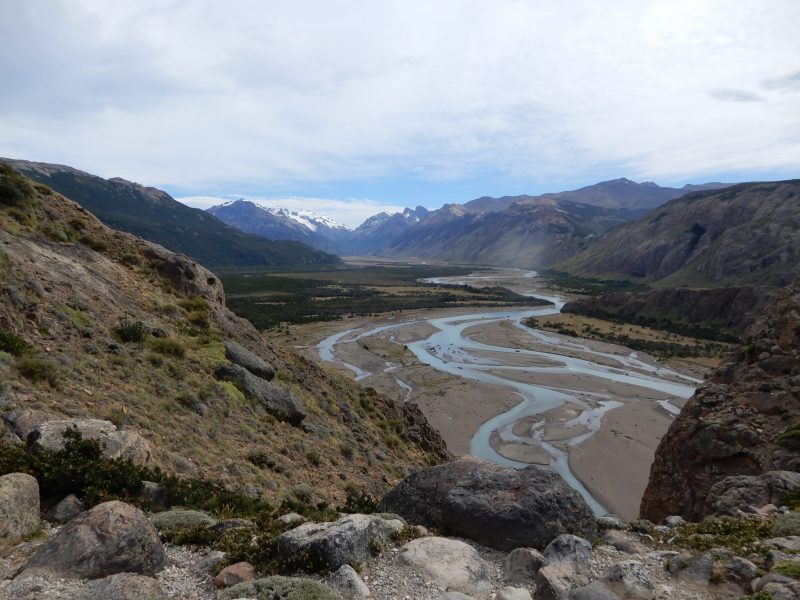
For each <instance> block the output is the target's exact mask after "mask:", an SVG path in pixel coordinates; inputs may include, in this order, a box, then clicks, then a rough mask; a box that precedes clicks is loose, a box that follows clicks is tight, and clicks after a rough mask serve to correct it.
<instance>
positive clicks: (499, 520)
mask: <svg viewBox="0 0 800 600" xmlns="http://www.w3.org/2000/svg"><path fill="white" fill-rule="evenodd" d="M381 506H382V507H383V509H384V510H387V511H389V512H394V513H397V514H399V515H400V516H402V517H404V518H405V519H407V520H408V521H410V522H412V523H417V524H420V525H424V526H425V527H435V528H438V529H442V530H445V531H448V532H452V533H454V534H456V535H461V536H464V537H467V538H469V539H471V540H475V541H476V542H478V543H480V544H483V545H485V546H488V547H490V548H495V549H498V550H512V549H514V548H523V547H532V548H538V549H542V548H544V547H545V546H546V545H547V544H548V543H549V542H550V541H551V540H552V539H553V538H554V537H555V536H557V535H558V534H560V533H567V532H574V533H576V534H579V535H581V536H583V537H587V538H589V539H592V538H594V535H595V533H596V529H597V525H596V522H595V518H594V516H593V514H592V512H591V510H590V509H589V507H588V505H587V504H586V502H585V501H584V500H583V498H582V497H581V496H580V494H578V493H577V492H576V491H575V490H573V489H572V488H570V487H569V486H568V485H567V484H566V483H565V482H564V480H563V479H562V478H561V477H560V476H559V475H558V474H557V473H553V472H551V471H545V470H543V469H539V468H537V467H535V466H532V467H527V468H525V469H519V470H517V469H512V468H509V467H502V466H499V465H495V464H492V463H488V462H486V461H482V460H479V459H475V458H462V459H459V460H456V461H453V462H451V463H448V464H445V465H440V466H436V467H430V468H428V469H423V470H422V471H419V472H417V473H414V474H413V475H411V476H409V477H407V478H406V479H404V480H403V481H402V482H400V484H398V485H397V486H396V487H395V488H394V489H392V490H391V491H390V492H389V493H388V494H386V496H384V498H383V500H382V501H381Z"/></svg>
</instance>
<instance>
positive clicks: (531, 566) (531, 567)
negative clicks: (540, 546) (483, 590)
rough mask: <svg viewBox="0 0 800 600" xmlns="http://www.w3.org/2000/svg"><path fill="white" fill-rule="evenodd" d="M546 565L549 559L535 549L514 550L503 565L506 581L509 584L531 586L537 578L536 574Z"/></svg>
mask: <svg viewBox="0 0 800 600" xmlns="http://www.w3.org/2000/svg"><path fill="white" fill-rule="evenodd" d="M545 564H547V559H545V557H544V555H543V554H542V553H541V552H539V551H538V550H535V549H533V548H517V549H516V550H512V551H511V552H510V553H509V555H508V556H507V557H506V560H505V563H504V565H503V567H504V571H505V574H506V581H508V582H509V583H523V584H526V585H527V584H531V583H533V581H534V578H535V577H536V573H537V572H538V571H539V569H541V568H542V567H543V566H544V565H545Z"/></svg>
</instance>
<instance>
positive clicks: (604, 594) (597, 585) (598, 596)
mask: <svg viewBox="0 0 800 600" xmlns="http://www.w3.org/2000/svg"><path fill="white" fill-rule="evenodd" d="M569 600H620V597H619V596H618V595H617V594H616V593H614V592H613V591H612V590H611V589H609V587H608V586H607V585H606V584H604V583H601V582H599V581H593V582H592V583H590V584H589V585H586V586H583V587H581V588H578V589H576V590H572V592H570V594H569Z"/></svg>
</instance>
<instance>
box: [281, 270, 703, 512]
mask: <svg viewBox="0 0 800 600" xmlns="http://www.w3.org/2000/svg"><path fill="white" fill-rule="evenodd" d="M433 282H435V283H440V284H442V283H449V284H455V285H465V284H468V285H469V286H471V287H479V286H491V287H496V286H503V287H508V288H509V289H512V290H514V291H515V292H517V293H520V294H522V295H525V296H531V297H538V298H542V299H545V300H547V301H550V302H552V303H553V304H550V305H547V306H544V307H533V308H532V307H512V308H510V309H509V308H506V309H498V308H492V309H485V308H475V307H459V308H453V309H431V310H416V311H404V312H403V313H392V314H385V315H376V316H374V317H367V316H362V317H353V318H346V319H344V320H342V321H340V322H336V324H330V323H325V324H320V323H314V324H307V325H302V326H292V327H291V328H290V330H289V331H290V333H288V334H287V333H286V329H280V328H279V329H276V330H272V331H271V332H270V333H268V336H269V337H270V338H271V339H272V340H273V341H274V342H277V343H282V344H293V345H294V346H295V349H297V350H298V351H300V352H301V353H303V354H304V355H305V356H306V357H308V358H309V359H312V360H319V359H322V360H323V361H325V362H326V364H328V365H330V366H333V367H334V368H337V369H339V370H342V371H344V372H346V373H348V374H349V375H350V376H352V377H355V379H356V380H358V381H360V382H361V383H362V384H364V385H367V386H371V387H374V388H375V389H376V390H377V391H379V392H380V393H382V394H386V395H387V396H390V397H391V396H393V397H395V398H397V399H398V400H405V401H411V402H414V403H416V404H417V405H418V406H419V407H420V408H421V410H422V411H423V413H424V414H425V416H426V417H427V419H428V421H429V422H430V423H431V425H432V426H433V427H435V428H436V429H438V430H439V431H440V433H441V434H442V437H443V438H444V440H445V441H446V443H447V445H448V448H449V449H450V451H451V452H453V453H454V454H457V455H464V454H472V455H475V456H479V457H482V458H485V459H488V460H490V461H492V462H495V463H499V464H504V465H507V466H513V467H517V468H519V467H523V466H526V465H528V464H538V465H549V468H551V469H553V470H555V471H557V472H558V473H560V474H561V475H562V476H563V477H564V478H565V479H566V480H567V481H568V482H569V483H570V485H572V486H573V487H574V488H575V489H577V490H578V491H579V492H580V493H581V494H582V495H583V496H584V497H585V498H586V500H587V501H588V502H589V504H590V506H592V508H593V509H594V510H595V512H596V513H598V514H603V513H604V512H607V511H612V512H616V513H618V514H621V515H623V516H624V517H626V518H634V517H635V516H636V515H637V513H638V505H639V501H640V499H641V495H642V492H643V491H644V488H645V486H646V484H647V477H648V473H649V467H650V464H651V463H652V459H653V453H654V451H655V447H656V445H657V444H658V441H659V439H660V437H661V436H662V435H663V434H664V432H665V431H666V429H667V428H668V426H669V424H670V422H671V421H672V419H673V416H674V414H676V413H677V412H678V411H679V409H680V407H681V406H682V405H683V404H684V403H685V401H686V399H688V398H689V396H691V394H692V392H693V391H694V387H695V386H696V385H698V384H699V383H700V382H701V380H702V376H703V373H704V372H705V371H706V365H708V364H709V361H712V363H713V359H706V360H705V361H704V360H699V359H691V360H692V361H693V362H689V359H686V360H684V359H672V360H670V361H668V362H667V363H660V362H657V361H656V360H655V359H653V358H652V357H650V356H649V355H644V354H642V355H638V354H637V353H636V352H634V351H632V350H630V349H628V348H625V347H623V346H618V345H613V344H607V343H604V342H602V341H596V340H588V339H577V338H575V337H572V336H567V335H561V334H558V333H550V332H545V331H542V330H540V329H532V328H530V327H528V326H526V325H525V324H523V320H527V319H530V318H532V317H533V318H540V319H545V320H546V319H552V318H559V316H560V315H558V313H559V311H560V309H561V307H562V306H563V304H564V302H565V300H566V299H567V298H564V297H563V296H561V295H557V294H555V293H554V292H553V291H552V290H551V289H548V287H547V281H546V280H544V279H542V278H540V277H537V276H536V274H535V273H533V272H526V271H520V270H516V269H492V270H487V269H482V270H480V271H477V272H472V273H470V274H467V275H463V274H461V275H451V276H445V277H435V278H433ZM565 316H572V315H565ZM610 326H612V327H613V324H610ZM651 335H652V332H651ZM682 341H684V342H688V341H689V340H688V339H687V340H682ZM621 457H622V458H623V459H624V461H625V465H626V468H625V469H619V462H620V458H621Z"/></svg>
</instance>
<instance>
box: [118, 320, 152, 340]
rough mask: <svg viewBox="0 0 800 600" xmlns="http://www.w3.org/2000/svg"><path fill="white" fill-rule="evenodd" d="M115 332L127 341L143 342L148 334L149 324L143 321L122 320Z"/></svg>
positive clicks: (120, 338)
mask: <svg viewBox="0 0 800 600" xmlns="http://www.w3.org/2000/svg"><path fill="white" fill-rule="evenodd" d="M114 334H115V335H116V336H117V337H118V338H119V340H120V341H122V342H125V343H141V342H143V341H144V340H145V338H146V337H147V335H148V332H147V326H146V325H145V324H144V323H142V322H141V321H121V322H120V324H119V325H118V326H117V327H116V328H115V329H114Z"/></svg>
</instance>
